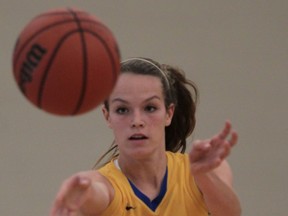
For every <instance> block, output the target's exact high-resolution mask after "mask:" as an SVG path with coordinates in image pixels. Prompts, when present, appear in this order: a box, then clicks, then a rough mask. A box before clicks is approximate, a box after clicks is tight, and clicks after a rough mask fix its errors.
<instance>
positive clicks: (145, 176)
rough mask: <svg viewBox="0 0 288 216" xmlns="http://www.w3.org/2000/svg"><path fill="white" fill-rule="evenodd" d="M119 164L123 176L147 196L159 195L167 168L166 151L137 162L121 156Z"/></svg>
mask: <svg viewBox="0 0 288 216" xmlns="http://www.w3.org/2000/svg"><path fill="white" fill-rule="evenodd" d="M118 164H119V167H120V169H121V171H122V172H123V174H124V175H125V176H126V177H127V178H128V179H129V180H130V181H132V182H133V184H134V185H135V186H136V187H137V188H138V189H139V190H141V191H142V192H144V193H145V192H146V193H145V194H147V195H149V194H152V195H151V197H153V196H154V195H157V194H158V192H159V190H160V187H161V183H162V180H163V177H164V175H165V171H166V167H167V158H166V153H165V151H163V152H160V153H158V154H154V155H152V156H151V157H149V158H145V159H141V160H137V159H134V158H129V157H127V156H125V157H124V156H122V155H121V154H120V155H119V158H118Z"/></svg>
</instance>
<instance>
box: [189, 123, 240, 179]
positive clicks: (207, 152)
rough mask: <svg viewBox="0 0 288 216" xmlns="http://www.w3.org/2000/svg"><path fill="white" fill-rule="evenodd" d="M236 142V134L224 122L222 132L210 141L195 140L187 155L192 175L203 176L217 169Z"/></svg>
mask: <svg viewBox="0 0 288 216" xmlns="http://www.w3.org/2000/svg"><path fill="white" fill-rule="evenodd" d="M237 141H238V134H237V132H236V131H233V130H232V125H231V123H230V122H229V121H226V122H225V127H224V128H223V129H222V131H221V132H219V133H218V134H216V135H215V136H214V137H212V138H211V139H207V140H196V141H195V142H194V143H193V147H192V150H191V152H190V153H189V159H190V169H191V172H192V174H193V175H197V174H204V173H207V172H209V171H211V170H213V169H215V168H216V167H218V166H219V165H220V164H221V163H222V161H223V160H224V159H225V158H226V157H227V156H228V155H229V154H230V151H231V148H232V147H233V146H234V145H235V144H236V143H237Z"/></svg>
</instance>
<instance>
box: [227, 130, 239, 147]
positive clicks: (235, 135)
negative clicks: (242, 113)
mask: <svg viewBox="0 0 288 216" xmlns="http://www.w3.org/2000/svg"><path fill="white" fill-rule="evenodd" d="M237 142H238V133H237V132H236V131H232V132H231V138H230V140H229V143H230V145H231V146H234V145H235V144H236V143H237Z"/></svg>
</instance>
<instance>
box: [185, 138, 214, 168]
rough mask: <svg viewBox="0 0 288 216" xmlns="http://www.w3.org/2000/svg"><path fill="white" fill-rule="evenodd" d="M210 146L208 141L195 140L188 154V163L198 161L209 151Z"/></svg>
mask: <svg viewBox="0 0 288 216" xmlns="http://www.w3.org/2000/svg"><path fill="white" fill-rule="evenodd" d="M210 147H211V145H210V143H209V140H196V141H195V142H194V143H193V147H192V150H191V151H190V153H189V159H190V163H193V162H196V161H198V160H200V159H201V158H202V157H203V155H204V154H205V153H206V152H208V151H209V149H210Z"/></svg>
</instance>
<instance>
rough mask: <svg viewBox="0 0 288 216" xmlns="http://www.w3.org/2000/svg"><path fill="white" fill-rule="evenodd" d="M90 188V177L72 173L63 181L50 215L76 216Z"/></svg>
mask: <svg viewBox="0 0 288 216" xmlns="http://www.w3.org/2000/svg"><path fill="white" fill-rule="evenodd" d="M89 189H91V179H89V178H87V177H84V176H81V175H79V174H78V175H74V176H72V177H70V178H69V179H67V180H66V181H64V182H63V184H62V186H61V188H60V190H59V193H58V194H57V197H56V200H55V202H54V204H53V206H52V210H51V213H50V216H76V215H78V213H79V210H80V208H81V206H82V205H83V204H84V202H85V201H86V200H87V197H88V195H89Z"/></svg>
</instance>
